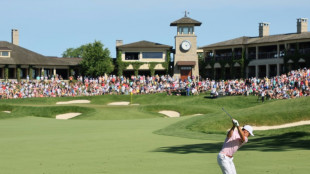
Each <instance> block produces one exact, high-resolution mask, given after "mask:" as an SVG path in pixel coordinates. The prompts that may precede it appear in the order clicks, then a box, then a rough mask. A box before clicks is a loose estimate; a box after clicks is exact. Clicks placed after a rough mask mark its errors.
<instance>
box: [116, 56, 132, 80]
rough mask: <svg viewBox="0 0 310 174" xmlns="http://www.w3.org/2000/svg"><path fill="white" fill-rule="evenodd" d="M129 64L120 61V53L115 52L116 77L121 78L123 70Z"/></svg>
mask: <svg viewBox="0 0 310 174" xmlns="http://www.w3.org/2000/svg"><path fill="white" fill-rule="evenodd" d="M129 65H130V64H129V63H127V62H123V61H122V51H118V52H117V58H116V66H117V75H118V76H122V75H123V72H124V70H125V69H126V68H127V67H128V66H129Z"/></svg>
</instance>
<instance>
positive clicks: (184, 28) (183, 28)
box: [178, 26, 194, 34]
mask: <svg viewBox="0 0 310 174" xmlns="http://www.w3.org/2000/svg"><path fill="white" fill-rule="evenodd" d="M178 32H179V33H180V34H193V33H194V27H190V26H181V27H179V28H178Z"/></svg>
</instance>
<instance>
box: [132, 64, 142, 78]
mask: <svg viewBox="0 0 310 174" xmlns="http://www.w3.org/2000/svg"><path fill="white" fill-rule="evenodd" d="M143 64H144V63H142V62H131V65H132V67H133V70H134V71H135V76H138V75H139V68H140V66H141V65H143Z"/></svg>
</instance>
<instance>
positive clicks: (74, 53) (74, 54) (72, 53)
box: [62, 45, 86, 58]
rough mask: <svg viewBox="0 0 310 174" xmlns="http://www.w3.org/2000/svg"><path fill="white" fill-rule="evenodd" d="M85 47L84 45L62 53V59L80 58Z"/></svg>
mask: <svg viewBox="0 0 310 174" xmlns="http://www.w3.org/2000/svg"><path fill="white" fill-rule="evenodd" d="M85 47H86V45H82V46H80V47H78V48H68V49H67V50H66V51H65V52H63V53H62V57H69V58H82V55H83V52H84V50H85Z"/></svg>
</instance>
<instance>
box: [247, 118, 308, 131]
mask: <svg viewBox="0 0 310 174" xmlns="http://www.w3.org/2000/svg"><path fill="white" fill-rule="evenodd" d="M302 125H310V120H308V121H299V122H294V123H288V124H282V125H276V126H252V127H253V129H254V130H271V129H281V128H288V127H294V126H302Z"/></svg>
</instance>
